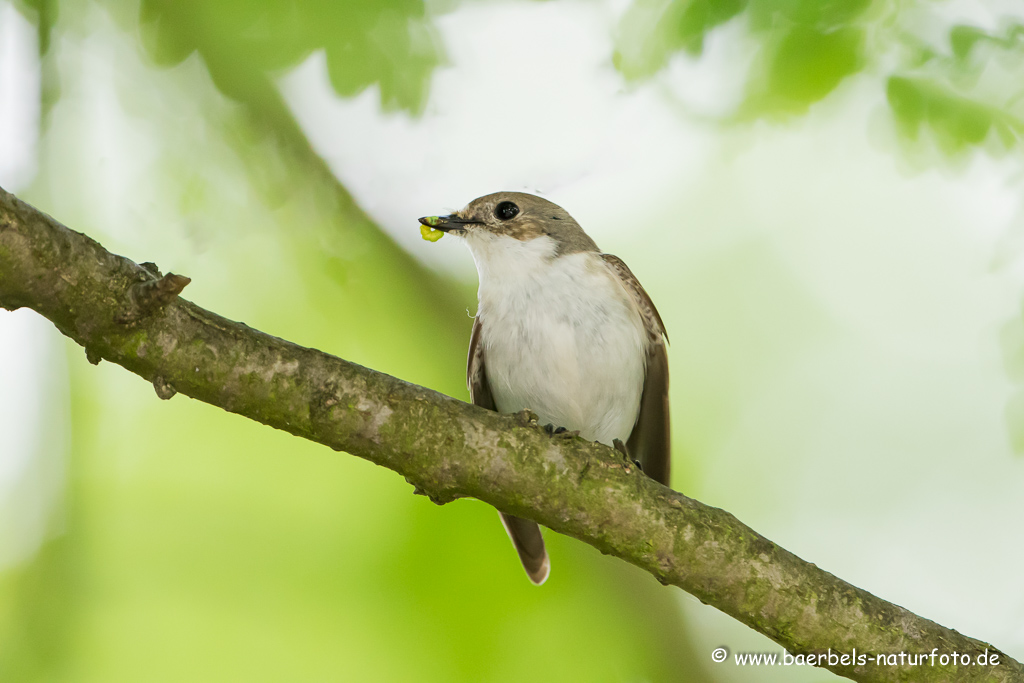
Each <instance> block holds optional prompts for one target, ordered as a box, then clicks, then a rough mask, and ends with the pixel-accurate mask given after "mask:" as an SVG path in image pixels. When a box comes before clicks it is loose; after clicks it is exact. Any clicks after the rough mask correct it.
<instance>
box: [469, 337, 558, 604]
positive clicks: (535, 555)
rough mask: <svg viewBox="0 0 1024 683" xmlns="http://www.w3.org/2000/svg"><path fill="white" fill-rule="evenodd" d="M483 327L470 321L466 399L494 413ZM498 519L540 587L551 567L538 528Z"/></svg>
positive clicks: (512, 519)
mask: <svg viewBox="0 0 1024 683" xmlns="http://www.w3.org/2000/svg"><path fill="white" fill-rule="evenodd" d="M481 328H482V323H481V322H480V318H479V317H477V318H476V319H475V320H474V321H473V333H472V335H470V337H469V359H468V363H467V367H466V383H467V384H468V385H469V397H470V399H471V400H472V401H473V403H474V404H476V405H478V406H480V407H481V408H487V409H488V410H497V407H496V406H495V405H494V395H493V394H491V387H490V385H489V384H488V383H487V365H486V364H485V363H484V348H483V344H482V343H481V342H480V330H481ZM498 514H499V515H501V523H502V525H504V527H505V531H507V532H508V537H509V538H510V539H512V545H514V546H515V548H516V552H517V553H519V561H520V562H522V563H523V569H525V570H526V575H527V576H528V577H530V581H533V582H534V583H535V584H537V585H540V584H542V583H544V581H546V580H547V578H548V573H550V571H551V564H550V562H549V561H548V553H547V551H546V550H545V549H544V537H543V536H541V533H540V527H539V526H537V523H536V522H532V521H530V520H528V519H522V518H521V517H515V516H514V515H509V514H505V513H504V512H501V511H500V510H499V511H498Z"/></svg>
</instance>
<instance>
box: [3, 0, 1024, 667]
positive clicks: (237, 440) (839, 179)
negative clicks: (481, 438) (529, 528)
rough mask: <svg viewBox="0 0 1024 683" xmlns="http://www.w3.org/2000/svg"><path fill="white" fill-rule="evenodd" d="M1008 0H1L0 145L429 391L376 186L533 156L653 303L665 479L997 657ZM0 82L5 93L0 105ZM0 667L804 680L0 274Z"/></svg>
mask: <svg viewBox="0 0 1024 683" xmlns="http://www.w3.org/2000/svg"><path fill="white" fill-rule="evenodd" d="M1022 17H1024V9H1022V7H1021V6H1020V4H1019V3H1014V2H923V1H922V2H894V1H883V0H874V1H871V0H850V1H846V2H839V1H831V0H825V1H823V0H689V1H686V0H673V1H666V0H634V1H633V2H627V1H626V0H621V1H620V0H609V1H608V2H593V3H590V2H582V1H580V0H577V1H572V0H553V1H551V2H542V3H538V2H500V3H491V2H469V1H466V2H459V1H458V0H427V1H425V2H422V1H419V0H378V1H370V0H358V1H356V0H354V1H349V2H332V1H328V0H315V1H310V2H291V1H286V0H269V1H258V0H218V1H210V0H206V1H200V0H184V1H183V0H178V1H172V0H143V1H142V2H141V3H140V2H133V1H129V0H105V1H100V0H77V1H74V2H71V1H65V2H57V1H56V0H35V1H33V2H29V1H25V0H17V1H15V2H13V3H12V2H10V1H4V2H0V41H3V42H2V43H0V128H2V129H3V130H2V131H0V145H3V147H0V184H2V185H3V186H4V187H5V188H6V189H8V190H11V191H15V192H17V193H18V194H19V196H21V197H22V198H24V199H25V200H26V201H29V202H31V203H33V204H35V205H36V206H38V207H39V208H41V209H42V210H44V211H46V212H48V213H50V214H52V215H54V216H55V217H56V218H57V219H58V220H60V221H62V222H64V223H65V224H67V225H69V226H71V227H72V228H74V229H76V230H80V231H83V232H85V233H87V234H89V235H90V236H92V237H94V238H96V239H98V240H100V241H101V242H102V243H103V244H104V246H106V247H107V248H108V249H110V250H111V251H114V252H116V253H119V254H123V255H125V256H128V257H129V258H132V259H134V260H136V261H139V262H142V261H155V262H157V263H158V264H159V266H160V267H161V268H162V269H164V270H165V271H166V270H173V271H174V272H180V273H184V274H186V275H188V276H190V277H191V278H192V280H193V282H192V284H191V285H190V286H189V288H188V290H187V291H186V296H187V298H189V299H190V300H192V301H195V302H196V303H198V304H199V305H201V306H203V307H206V308H209V309H211V310H214V311H216V312H218V313H220V314H222V315H225V316H227V317H230V318H233V319H236V320H242V321H244V322H246V323H247V324H249V325H251V326H253V327H256V328H259V329H261V330H264V331H266V332H268V333H271V334H274V335H278V336H281V337H284V338H286V339H289V340H291V341H294V342H297V343H300V344H304V345H308V346H313V347H316V348H319V349H322V350H325V351H327V352H330V353H333V354H336V355H339V356H341V357H343V358H346V359H349V360H352V361H355V362H358V363H361V364H363V365H366V366H369V367H372V368H375V369H377V370H381V371H384V372H388V373H390V374H393V375H396V376H398V377H401V378H403V379H406V380H408V381H411V382H415V383H418V384H423V385H426V386H429V387H432V388H434V389H437V390H439V391H443V392H445V393H447V394H450V395H452V396H455V397H458V398H462V399H467V398H468V395H467V392H466V389H465V386H464V376H465V375H464V360H465V348H466V345H467V341H468V335H469V329H470V324H471V320H470V318H469V316H468V315H467V310H468V311H470V312H472V311H473V310H475V273H474V271H473V268H472V263H471V260H470V258H469V255H468V253H465V251H464V250H462V249H461V248H460V247H459V245H458V244H457V243H455V240H451V239H449V240H442V241H441V242H439V243H438V244H436V245H430V244H427V243H424V242H422V241H420V240H419V237H418V230H417V225H416V222H415V218H416V217H417V216H420V215H427V214H435V213H438V212H441V211H444V210H446V209H453V208H458V207H459V206H461V205H463V204H465V203H467V202H468V201H469V200H471V199H473V198H474V197H475V196H478V195H482V194H485V193H488V192H492V191H496V190H499V189H511V190H523V189H526V190H530V191H534V190H539V191H543V192H544V193H545V194H546V195H547V196H549V197H550V198H552V199H553V200H554V201H556V202H558V203H560V204H562V205H563V206H565V207H566V208H567V209H568V210H569V211H570V212H571V213H572V214H573V215H574V216H575V217H576V218H577V219H579V221H580V222H581V224H582V225H583V226H584V227H585V228H586V229H587V230H588V231H589V232H590V233H591V234H592V235H593V236H594V237H595V238H596V239H597V241H598V243H599V244H601V246H602V247H603V248H604V249H605V250H607V251H609V252H612V253H616V254H618V255H619V256H621V257H623V258H624V259H625V260H626V261H627V262H628V263H630V265H631V267H632V268H633V270H634V271H635V272H636V273H637V274H638V276H639V277H640V279H641V280H642V281H643V282H644V284H645V286H646V287H647V289H648V291H649V292H650V293H651V295H652V297H653V298H654V300H655V301H656V302H657V304H658V307H659V309H660V310H661V313H662V317H663V318H664V319H665V320H666V323H667V326H668V330H669V334H670V336H671V338H672V340H673V346H672V348H671V364H672V368H673V392H672V401H673V420H674V435H675V442H674V454H673V455H674V467H675V473H674V485H675V487H676V488H677V489H679V490H681V491H683V492H685V493H687V494H689V495H693V496H695V497H697V498H699V499H700V500H702V501H704V502H707V503H709V504H712V505H716V506H720V507H723V508H725V509H727V510H729V511H730V512H733V513H734V514H736V515H737V516H738V517H739V518H740V519H741V520H743V521H744V522H746V523H748V524H750V525H751V526H753V527H754V528H755V529H757V530H758V531H760V532H762V533H764V534H766V535H767V536H768V537H770V538H772V539H773V540H775V541H777V542H779V543H780V544H782V545H783V546H784V547H786V548H787V549H789V550H792V551H793V552H796V553H797V554H799V555H801V556H802V557H804V558H805V559H807V560H809V561H812V562H815V563H817V564H818V565H819V566H821V567H823V568H824V569H826V570H828V571H831V572H833V573H835V574H837V575H838V576H840V577H842V578H844V579H846V580H848V581H851V582H852V583H854V584H856V585H858V586H861V587H863V588H866V589H867V590H870V591H872V592H874V593H876V594H878V595H880V596H881V597H883V598H885V599H888V600H891V601H894V602H897V603H899V604H901V605H904V606H906V607H908V608H910V609H912V610H914V611H917V612H918V613H920V614H922V615H923V616H926V617H928V618H931V619H934V620H936V621H939V622H940V623H943V624H945V625H947V626H949V627H952V628H956V629H957V630H959V631H961V632H964V633H967V634H968V635H971V636H975V637H979V638H982V639H986V640H989V641H991V642H993V643H994V644H995V645H996V646H998V647H1000V648H1002V649H1004V650H1005V651H1007V652H1009V653H1010V654H1012V655H1014V656H1016V657H1017V658H1018V659H1019V658H1021V657H1024V628H1022V627H1021V624H1022V623H1024V585H1022V584H1021V583H1020V580H1019V574H1020V572H1019V568H1020V566H1021V563H1022V561H1024V550H1022V549H1021V548H1022V547H1024V546H1022V544H1020V543H1017V542H1015V541H1014V540H1013V539H1015V537H1016V534H1017V532H1018V530H1019V529H1020V525H1021V521H1022V514H1024V502H1022V501H1024V496H1021V495H1020V493H1021V490H1022V487H1024V463H1022V460H1021V458H1020V457H1019V455H1018V454H1019V453H1021V452H1024V393H1021V386H1022V385H1024V361H1022V360H1021V359H1022V358H1024V322H1022V319H1021V301H1020V299H1021V292H1022V285H1024V267H1022V266H1021V259H1020V257H1021V254H1022V253H1024V250H1022V247H1024V210H1022V197H1024V172H1022V171H1024V168H1022V164H1021V147H1020V141H1021V134H1022V132H1024V125H1022V121H1024V69H1022V66H1024V61H1022V60H1024V23H1022V22H1024V18H1022ZM16 126H20V127H16ZM0 313H2V315H0V353H2V355H0V412H2V413H3V416H2V417H0V681H4V682H6V681H17V682H19V683H20V682H23V681H24V682H29V681H69V682H70V681H74V682H76V683H78V682H85V681H96V682H103V683H112V682H119V681H133V682H134V681H147V682H148V681H176V682H177V681H236V680H237V681H283V680H289V681H339V680H346V681H347V680H361V681H362V680H365V681H461V680H465V681H520V680H543V681H805V680H806V681H824V680H833V679H835V677H834V676H832V675H831V674H829V673H827V672H824V671H818V670H813V669H811V670H805V669H800V670H795V669H777V670H767V669H764V670H752V669H741V668H737V667H735V666H733V665H731V664H724V665H716V664H713V663H712V662H711V659H710V656H709V653H710V650H711V649H712V648H713V647H716V646H719V645H725V646H727V647H728V648H729V649H730V650H731V651H734V652H742V651H765V652H775V651H778V647H777V646H775V645H773V644H772V643H770V641H768V640H767V639H765V638H763V637H761V636H758V635H756V634H754V633H753V632H751V631H749V629H746V627H743V626H742V625H739V624H737V623H736V622H734V621H732V620H731V619H730V618H728V617H726V616H724V615H721V614H719V613H718V612H716V611H715V610H713V609H712V608H709V607H706V606H703V605H700V604H699V603H697V601H696V600H694V599H692V598H690V597H689V596H686V595H684V594H682V593H681V592H679V591H677V590H675V589H669V588H664V587H662V586H660V585H659V584H657V582H655V581H654V580H653V579H652V578H651V577H649V576H647V575H645V574H643V573H642V572H639V571H638V570H634V569H633V568H632V567H629V566H627V565H625V564H624V563H622V562H620V561H618V560H615V559H612V558H607V557H603V556H601V555H600V554H599V553H598V552H597V551H595V550H594V549H592V548H590V547H588V546H585V545H583V544H581V543H578V542H576V541H574V540H572V539H567V538H563V537H560V536H557V535H555V534H553V533H549V534H548V541H549V544H550V550H551V555H552V558H553V559H552V561H553V571H552V577H551V580H550V581H549V582H548V583H547V584H546V585H545V586H543V587H542V588H540V589H537V588H535V587H534V586H532V585H530V584H529V582H528V581H527V580H526V579H525V577H524V576H523V575H522V571H521V569H520V567H519V565H518V562H517V561H516V558H515V555H514V553H513V551H512V549H511V547H510V545H509V542H508V540H507V539H506V537H505V535H504V533H503V531H502V529H501V527H500V525H499V523H498V520H497V515H496V514H495V513H494V511H493V510H492V509H490V508H488V507H487V506H485V505H483V504H481V503H478V502H476V501H458V502H456V503H454V504H452V505H448V506H445V507H443V508H438V507H436V506H434V505H432V504H430V503H429V501H427V500H425V499H424V498H422V497H419V496H413V495H411V494H412V490H411V487H410V486H409V485H408V484H406V483H405V482H404V481H403V480H402V479H401V478H400V477H398V476H396V475H394V474H393V473H391V472H388V471H386V470H383V469H380V468H377V467H374V466H372V465H370V464H368V463H366V462H363V461H361V460H357V459H355V458H351V457H348V456H345V455H343V454H337V453H334V452H332V451H329V450H328V449H325V448H323V447H320V446H316V445H314V444H310V443H307V442H305V441H302V440H300V439H297V438H294V437H291V436H289V435H286V434H282V433H278V432H275V431H273V430H270V429H268V428H266V427H262V426H260V425H257V424H255V423H250V422H248V421H246V420H243V419H241V418H238V417H237V416H233V415H229V414H227V413H224V412H222V411H220V410H217V409H215V408H212V407H210V406H206V405H203V404H199V403H196V402H194V401H191V400H190V399H187V398H185V397H180V396H179V397H176V398H175V399H173V400H171V401H169V402H163V401H159V400H157V398H156V396H155V395H154V393H153V390H152V388H151V387H150V386H149V385H147V384H146V383H145V382H143V381H141V380H139V379H138V378H137V377H134V376H132V375H130V374H128V373H127V372H125V371H123V370H121V369H120V368H118V367H115V366H111V365H110V364H107V363H101V364H100V365H99V366H98V367H93V366H91V365H89V364H88V363H87V362H86V359H85V355H84V353H83V351H82V350H81V349H80V348H78V347H77V346H75V345H73V344H71V343H70V342H67V341H66V340H62V339H61V338H60V337H59V335H58V333H57V332H56V330H54V329H53V328H52V326H48V325H47V324H43V323H40V322H39V321H38V320H34V319H33V314H31V313H30V312H28V311H19V312H17V313H14V314H9V313H6V312H0Z"/></svg>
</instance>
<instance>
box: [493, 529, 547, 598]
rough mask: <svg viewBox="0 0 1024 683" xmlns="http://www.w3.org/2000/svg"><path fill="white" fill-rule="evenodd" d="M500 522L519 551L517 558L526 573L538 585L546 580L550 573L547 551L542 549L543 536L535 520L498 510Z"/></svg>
mask: <svg viewBox="0 0 1024 683" xmlns="http://www.w3.org/2000/svg"><path fill="white" fill-rule="evenodd" d="M498 514H499V515H501V523H502V524H503V525H504V526H505V531H507V532H508V537H509V538H511V539H512V545H514V546H515V547H516V552H517V553H519V560H520V561H521V562H522V563H523V569H525V570H526V575H527V576H529V577H530V581H533V582H534V583H535V584H537V585H538V586H539V585H541V584H542V583H544V582H545V581H547V578H548V574H549V573H551V563H550V562H549V561H548V553H547V551H546V550H544V537H543V536H541V535H540V527H539V526H537V523H536V522H531V521H530V520H528V519H522V518H521V517H513V516H512V515H506V514H505V513H504V512H499V513H498Z"/></svg>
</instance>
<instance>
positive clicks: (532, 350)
mask: <svg viewBox="0 0 1024 683" xmlns="http://www.w3.org/2000/svg"><path fill="white" fill-rule="evenodd" d="M419 221H420V223H422V224H423V225H424V226H429V227H431V228H434V229H436V230H441V231H443V232H444V233H446V234H449V235H454V236H456V237H459V238H461V239H462V240H463V241H464V242H465V243H466V245H467V246H468V247H469V251H470V253H471V254H472V256H473V260H474V262H475V263H476V269H477V274H478V276H479V289H478V292H477V298H478V306H477V313H476V316H475V317H474V319H473V331H472V333H471V335H470V341H469V358H468V362H467V369H466V380H467V384H468V385H469V392H470V398H471V400H472V402H473V403H474V404H476V405H478V406H481V407H483V408H487V409H489V410H495V411H497V412H499V413H516V412H519V411H522V410H530V411H532V412H533V413H534V414H536V415H537V417H538V419H539V421H540V422H541V423H542V424H544V423H547V427H546V429H547V430H548V432H549V433H551V434H559V433H563V432H566V431H569V432H570V433H573V432H578V434H579V436H580V437H582V438H584V439H588V440H590V441H598V442H601V443H604V444H606V445H609V446H612V447H615V448H618V449H619V450H620V451H622V452H623V453H624V454H625V455H626V457H627V458H629V459H631V460H633V461H635V462H637V463H638V464H639V465H640V468H641V469H642V471H643V472H644V473H645V474H646V475H647V476H649V477H652V478H653V479H656V480H657V481H659V482H661V483H662V484H665V485H668V483H669V465H670V448H671V429H670V423H669V397H668V387H669V381H668V380H669V375H668V356H667V348H666V347H667V344H668V334H667V333H666V331H665V325H664V323H663V322H662V320H661V316H660V315H659V314H658V310H657V309H656V308H655V307H654V303H653V302H652V301H651V298H650V296H648V294H647V292H646V291H645V290H644V288H643V287H642V286H641V285H640V282H639V281H638V280H637V279H636V277H635V276H634V275H633V273H632V272H631V271H630V269H629V268H628V267H627V266H626V264H625V263H624V262H623V261H622V259H620V258H618V257H617V256H613V255H611V254H605V253H602V252H601V250H600V249H599V248H598V246H597V244H596V243H595V242H594V240H592V239H591V238H590V237H589V236H588V235H587V234H586V233H585V232H584V231H583V228H581V227H580V225H579V223H577V222H576V221H575V220H574V219H573V217H572V216H570V215H569V213H568V212H567V211H566V210H565V209H563V208H562V207H560V206H558V205H557V204H554V203H553V202H550V201H548V200H547V199H544V198H543V197H538V196H535V195H532V194H527V193H523V192H496V193H494V194H488V195H486V196H483V197H479V198H477V199H474V200H473V201H472V202H470V203H469V204H468V205H466V207H465V208H463V209H462V210H460V211H456V212H455V213H453V214H451V215H447V216H426V217H423V218H420V219H419ZM499 515H500V516H501V521H502V524H503V525H504V526H505V530H506V531H507V532H508V535H509V538H510V539H511V540H512V544H513V545H514V546H515V549H516V551H517V553H518V554H519V559H520V561H521V562H522V565H523V568H524V569H525V570H526V574H527V576H528V577H529V579H530V580H531V581H532V582H533V583H534V584H536V585H541V584H543V583H544V582H545V581H546V580H547V578H548V576H549V574H550V571H551V563H550V560H549V558H548V553H547V551H546V549H545V547H544V539H543V536H542V535H541V531H540V527H539V526H538V525H537V523H536V522H534V521H531V520H528V519H523V518H520V517H516V516H514V515H511V514H508V513H505V512H501V511H500V510H499Z"/></svg>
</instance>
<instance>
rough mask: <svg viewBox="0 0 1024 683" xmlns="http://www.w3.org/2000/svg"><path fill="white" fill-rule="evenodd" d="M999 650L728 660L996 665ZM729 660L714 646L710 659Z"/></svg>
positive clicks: (737, 659) (751, 655)
mask: <svg viewBox="0 0 1024 683" xmlns="http://www.w3.org/2000/svg"><path fill="white" fill-rule="evenodd" d="M999 657H1000V653H999V652H989V651H988V650H985V651H984V652H982V653H978V654H975V655H971V654H969V653H963V652H939V649H938V648H935V649H934V650H932V651H931V652H913V653H911V652H891V653H878V654H871V653H867V652H858V651H857V649H856V648H854V649H853V651H852V652H833V651H832V650H831V649H829V650H827V651H825V652H817V653H813V652H812V653H810V654H798V655H793V654H790V653H789V652H786V651H783V652H782V653H781V654H780V653H778V652H737V653H735V654H733V655H732V657H731V659H732V661H733V663H734V664H736V666H868V665H873V666H999ZM729 659H730V656H729V649H728V648H725V647H716V648H715V649H714V650H712V651H711V661H713V662H715V663H716V664H721V663H723V662H725V661H728V660H729Z"/></svg>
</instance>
